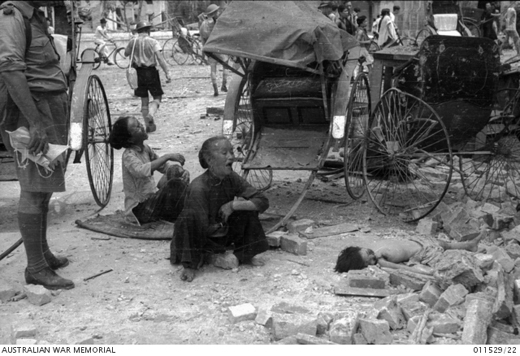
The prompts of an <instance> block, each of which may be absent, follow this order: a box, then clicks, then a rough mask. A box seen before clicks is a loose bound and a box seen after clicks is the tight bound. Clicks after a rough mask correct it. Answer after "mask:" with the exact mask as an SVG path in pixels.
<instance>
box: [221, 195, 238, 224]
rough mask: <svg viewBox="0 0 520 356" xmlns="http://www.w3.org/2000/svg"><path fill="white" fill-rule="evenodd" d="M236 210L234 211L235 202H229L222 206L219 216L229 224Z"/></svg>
mask: <svg viewBox="0 0 520 356" xmlns="http://www.w3.org/2000/svg"><path fill="white" fill-rule="evenodd" d="M234 211H235V209H233V200H232V201H230V202H227V203H226V204H224V205H222V206H221V207H220V209H219V211H218V214H219V215H220V217H221V218H222V221H224V222H225V223H227V221H228V218H229V217H230V216H231V214H233V212H234Z"/></svg>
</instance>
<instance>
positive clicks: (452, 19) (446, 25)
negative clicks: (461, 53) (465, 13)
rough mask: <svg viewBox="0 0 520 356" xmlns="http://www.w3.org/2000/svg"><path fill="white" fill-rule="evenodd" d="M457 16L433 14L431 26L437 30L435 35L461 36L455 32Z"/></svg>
mask: <svg viewBox="0 0 520 356" xmlns="http://www.w3.org/2000/svg"><path fill="white" fill-rule="evenodd" d="M457 22H458V16H457V14H435V15H433V24H434V25H435V28H436V29H437V34H439V35H441V36H458V37H460V36H461V34H460V33H459V31H457Z"/></svg>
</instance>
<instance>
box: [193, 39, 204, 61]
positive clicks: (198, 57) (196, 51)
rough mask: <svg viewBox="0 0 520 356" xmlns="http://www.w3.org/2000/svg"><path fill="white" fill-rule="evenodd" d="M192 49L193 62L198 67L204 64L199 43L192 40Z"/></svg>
mask: <svg viewBox="0 0 520 356" xmlns="http://www.w3.org/2000/svg"><path fill="white" fill-rule="evenodd" d="M192 49H193V54H192V56H191V57H192V58H193V61H194V62H195V63H196V64H198V65H203V64H205V60H204V54H203V53H202V47H201V46H200V43H199V42H198V41H197V40H193V42H192Z"/></svg>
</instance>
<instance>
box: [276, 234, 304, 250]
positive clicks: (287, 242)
mask: <svg viewBox="0 0 520 356" xmlns="http://www.w3.org/2000/svg"><path fill="white" fill-rule="evenodd" d="M280 246H281V248H282V250H284V251H286V252H289V253H293V254H295V255H306V254H307V241H304V240H303V239H301V238H299V237H298V236H297V235H294V234H289V235H284V236H282V237H281V238H280Z"/></svg>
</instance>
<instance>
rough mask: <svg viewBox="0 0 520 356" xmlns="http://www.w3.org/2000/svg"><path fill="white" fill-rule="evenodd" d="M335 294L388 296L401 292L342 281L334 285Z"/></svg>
mask: <svg viewBox="0 0 520 356" xmlns="http://www.w3.org/2000/svg"><path fill="white" fill-rule="evenodd" d="M334 294H336V295H342V296H347V297H365V298H386V297H388V296H390V295H393V294H399V291H394V290H388V289H373V288H354V287H348V286H346V285H342V284H341V283H340V284H338V285H337V286H335V287H334Z"/></svg>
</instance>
